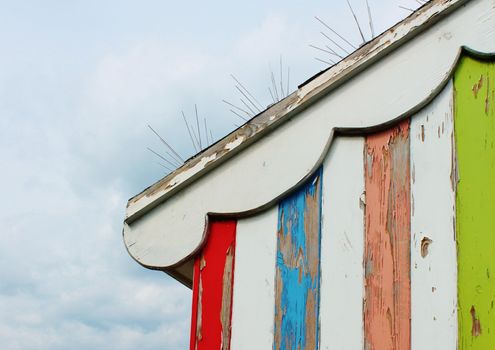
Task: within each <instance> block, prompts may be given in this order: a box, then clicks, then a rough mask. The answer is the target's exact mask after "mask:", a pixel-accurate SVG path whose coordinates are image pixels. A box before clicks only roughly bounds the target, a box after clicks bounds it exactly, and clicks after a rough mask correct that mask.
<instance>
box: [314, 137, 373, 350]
mask: <svg viewBox="0 0 495 350" xmlns="http://www.w3.org/2000/svg"><path fill="white" fill-rule="evenodd" d="M363 147H364V138H363V137H338V138H337V139H336V140H335V141H334V144H333V145H332V149H331V150H330V153H329V155H328V157H327V159H326V160H325V162H324V163H323V173H324V174H325V176H323V183H322V187H323V194H322V219H321V220H322V227H321V295H320V300H321V302H320V333H321V335H320V349H322V350H332V349H336V350H347V349H351V350H352V349H361V350H362V349H363V348H364V347H363V297H364V295H363V290H364V271H363V252H364V196H363V193H364V169H363Z"/></svg>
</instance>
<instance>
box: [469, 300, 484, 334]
mask: <svg viewBox="0 0 495 350" xmlns="http://www.w3.org/2000/svg"><path fill="white" fill-rule="evenodd" d="M469 313H470V314H471V321H472V326H471V334H472V336H473V337H479V336H480V335H481V323H480V320H479V318H477V317H476V309H475V308H474V305H473V306H471V310H469Z"/></svg>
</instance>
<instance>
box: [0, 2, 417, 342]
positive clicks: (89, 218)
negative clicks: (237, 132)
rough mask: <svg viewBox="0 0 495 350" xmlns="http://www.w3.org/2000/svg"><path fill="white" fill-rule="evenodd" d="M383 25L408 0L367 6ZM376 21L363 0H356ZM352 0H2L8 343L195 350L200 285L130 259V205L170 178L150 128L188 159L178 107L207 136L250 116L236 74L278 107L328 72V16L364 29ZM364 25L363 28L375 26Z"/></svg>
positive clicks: (1, 283) (4, 335)
mask: <svg viewBox="0 0 495 350" xmlns="http://www.w3.org/2000/svg"><path fill="white" fill-rule="evenodd" d="M369 2H370V5H371V7H372V11H373V17H374V19H375V27H376V31H377V32H378V33H379V32H381V31H383V30H384V29H386V28H388V27H389V26H391V25H393V24H394V23H396V22H397V21H398V20H399V19H401V18H402V17H404V16H406V15H407V14H408V12H407V11H404V10H402V9H400V8H398V5H404V6H407V7H411V8H415V7H416V6H417V3H416V2H415V1H414V0H397V2H396V1H389V0H388V1H385V0H369ZM353 3H355V7H356V10H357V12H358V16H359V17H360V18H361V22H362V23H363V24H367V19H366V10H365V7H364V1H362V0H353ZM346 6H347V5H346V3H345V1H344V0H338V1H322V0H314V1H302V0H284V1H281V0H275V1H270V2H267V1H261V0H251V1H245V2H243V3H240V2H233V1H225V0H223V1H221V0H210V1H196V2H193V1H187V0H184V1H181V2H171V1H164V0H161V1H159V0H144V1H131V0H107V1H102V0H98V1H96V0H84V1H83V0H72V1H65V0H58V1H53V0H45V1H35V0H32V1H29V0H19V1H13V0H11V1H7V0H0V45H1V54H0V156H1V158H0V159H1V161H2V166H1V170H0V193H1V195H2V201H1V204H0V223H1V227H2V228H1V230H0V238H1V241H2V242H3V244H2V245H0V339H1V341H0V342H1V344H2V345H1V348H2V349H7V350H11V349H22V350H30V349H64V350H65V349H119V350H126V349H143V350H146V349H161V350H165V349H186V348H187V347H188V336H189V312H190V307H191V301H190V299H191V293H190V291H189V290H188V289H186V288H185V287H183V286H182V285H179V284H178V283H177V282H175V281H174V280H172V279H170V278H169V277H167V276H166V275H165V274H164V273H161V272H155V271H148V270H146V269H144V268H142V267H140V266H139V265H137V264H136V263H135V262H134V261H132V259H131V258H130V257H129V256H128V255H127V253H126V251H125V248H124V245H123V243H122V236H121V228H122V220H123V218H124V209H125V205H126V200H127V199H128V198H129V197H131V196H132V195H134V194H136V193H138V192H139V191H141V190H142V189H144V188H145V187H147V186H148V185H150V184H151V183H153V182H154V181H156V180H158V179H159V178H161V177H162V176H163V175H164V171H165V170H164V169H163V168H162V167H160V166H159V165H157V164H156V163H155V162H156V161H157V159H156V157H154V156H153V154H151V153H150V152H148V151H147V150H146V147H152V148H154V149H156V150H159V151H162V150H163V148H162V147H161V145H160V142H159V140H158V139H157V138H156V137H155V136H154V135H153V134H151V133H150V131H149V130H148V129H147V127H146V125H147V124H151V125H152V126H153V127H154V128H155V129H156V130H157V131H159V132H160V133H161V134H162V135H163V136H164V137H165V138H166V139H167V140H168V141H170V143H172V144H173V145H175V147H176V148H177V149H178V151H179V152H180V153H181V154H182V155H183V156H184V157H188V156H190V155H191V154H192V152H193V149H192V146H191V145H190V141H189V138H188V136H187V131H186V130H185V128H184V126H183V124H182V120H181V119H180V118H181V117H180V111H181V110H184V111H185V113H186V115H188V116H190V117H192V115H193V111H194V104H197V105H198V109H199V112H200V115H201V116H204V117H207V118H208V121H209V124H210V126H211V129H212V131H213V136H214V138H216V139H217V138H220V137H222V136H223V135H225V134H226V133H228V132H229V131H231V130H232V129H233V128H234V127H235V126H234V125H235V124H240V123H241V122H242V121H241V120H240V119H239V118H238V117H236V116H234V115H233V114H232V113H230V112H229V111H228V109H227V108H226V106H225V105H224V104H222V102H221V100H222V99H228V100H231V101H235V100H236V99H237V101H238V97H237V96H236V95H235V91H234V88H233V83H232V80H231V78H230V77H229V74H230V73H234V74H235V75H236V76H237V77H238V78H239V79H240V80H242V82H243V83H244V84H245V85H246V86H248V87H249V89H250V90H251V92H252V93H253V94H255V95H256V96H257V98H258V99H259V100H261V101H262V103H264V104H268V103H270V96H269V93H268V89H267V88H268V86H269V84H270V80H269V79H270V75H269V64H271V65H272V66H273V67H275V68H276V67H278V61H279V59H280V55H282V57H283V61H284V65H286V64H287V65H290V69H291V77H290V86H291V90H293V89H294V88H295V87H296V85H297V84H298V83H301V82H302V81H304V80H305V79H307V78H308V77H310V76H311V75H313V74H315V73H317V72H318V71H320V70H321V69H323V68H325V65H324V64H322V63H321V62H318V61H316V60H315V59H314V57H315V56H316V57H320V58H325V54H324V53H323V54H320V53H318V52H317V51H316V50H314V49H311V48H310V47H309V46H308V44H315V45H319V46H324V45H325V44H328V42H326V41H325V40H324V38H323V37H322V36H321V35H320V34H319V32H320V31H321V30H323V29H324V28H323V27H322V26H321V25H320V24H319V23H318V22H317V21H315V19H314V18H313V17H314V16H315V15H318V16H319V17H321V18H323V19H325V20H326V21H327V22H328V23H331V24H332V26H333V27H334V28H336V29H338V30H339V31H341V32H342V33H345V35H346V37H348V38H349V40H352V41H353V42H355V43H359V33H358V31H357V29H356V27H355V24H354V22H353V20H352V17H351V14H350V13H349V10H348V8H347V7H346ZM368 32H369V31H368V29H366V35H368V36H369V34H368Z"/></svg>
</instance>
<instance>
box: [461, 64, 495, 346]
mask: <svg viewBox="0 0 495 350" xmlns="http://www.w3.org/2000/svg"><path fill="white" fill-rule="evenodd" d="M494 85H495V63H488V62H481V61H477V60H475V59H473V58H470V57H464V58H462V60H461V63H460V65H459V67H458V69H457V71H456V74H455V76H454V87H455V134H456V151H457V171H458V184H457V193H456V229H457V232H456V234H457V248H458V279H459V280H458V297H459V348H460V349H463V350H464V349H479V350H485V349H493V348H494V344H495V307H494V303H495V280H494V275H495V88H494Z"/></svg>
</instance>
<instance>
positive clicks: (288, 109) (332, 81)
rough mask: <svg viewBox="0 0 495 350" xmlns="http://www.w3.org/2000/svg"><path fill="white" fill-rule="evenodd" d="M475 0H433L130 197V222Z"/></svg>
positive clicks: (128, 215) (128, 214)
mask: <svg viewBox="0 0 495 350" xmlns="http://www.w3.org/2000/svg"><path fill="white" fill-rule="evenodd" d="M469 1H471V0H432V1H431V2H429V3H428V4H426V5H424V6H423V7H421V8H420V9H419V10H417V11H416V12H414V13H413V14H411V15H410V16H409V17H407V18H406V19H404V20H402V21H401V22H399V23H398V24H396V25H395V26H393V27H392V28H390V29H389V30H387V31H385V32H383V33H382V34H380V35H379V36H378V37H376V38H375V39H373V40H372V41H370V42H368V43H367V44H365V45H363V46H362V47H361V48H359V49H358V50H356V51H355V52H354V53H352V54H351V55H349V56H348V57H347V58H345V59H344V60H342V61H340V62H339V63H337V64H336V65H334V66H332V67H330V68H329V69H327V70H326V71H324V72H322V73H319V74H317V75H315V76H314V77H313V78H311V79H310V80H308V81H306V82H305V83H304V84H302V85H300V87H299V88H298V90H296V91H295V92H293V93H292V94H291V95H289V96H288V97H286V98H285V99H283V100H282V101H280V102H278V103H276V104H274V105H272V106H271V107H269V108H268V109H267V110H265V111H264V112H262V113H260V114H258V115H257V116H255V117H254V118H252V119H251V120H250V121H249V122H248V123H246V124H245V125H244V126H242V127H241V128H239V129H237V130H235V131H233V132H232V133H230V134H229V135H227V136H226V137H224V138H223V139H221V140H219V141H217V142H216V143H215V144H213V145H212V146H210V147H209V148H207V149H206V150H204V151H202V152H201V153H199V154H197V155H195V156H194V157H192V158H190V159H189V160H188V161H187V162H186V163H185V164H184V165H183V166H182V167H180V168H178V169H177V170H175V171H174V172H172V173H170V174H169V175H167V176H165V177H164V178H163V179H161V180H159V181H158V182H156V183H155V184H153V185H152V186H150V187H148V188H147V189H145V190H144V191H142V192H141V193H139V194H138V195H136V196H134V197H133V198H131V199H130V200H129V201H128V205H127V213H126V219H125V221H126V222H127V223H130V222H132V221H134V220H136V219H138V218H139V217H141V216H142V215H144V214H145V213H147V212H148V211H150V210H152V209H153V208H154V207H156V206H157V205H159V204H161V203H162V202H164V201H165V200H167V199H168V198H170V197H172V196H173V195H175V194H176V193H177V192H179V191H180V190H182V189H183V188H185V187H186V186H188V185H189V184H191V183H192V182H194V181H196V180H198V179H199V178H201V177H202V176H203V175H205V174H207V173H208V172H210V171H211V170H213V169H215V168H216V167H217V166H219V165H221V164H222V163H223V162H225V161H227V160H228V159H230V158H231V157H233V156H234V155H236V154H238V153H239V152H241V151H242V150H243V149H245V148H246V147H248V146H249V145H251V144H252V143H254V142H256V141H257V140H259V139H260V138H262V137H264V136H266V135H268V134H269V133H270V132H271V131H272V130H274V129H275V128H276V127H278V126H279V125H281V124H282V123H284V122H286V121H288V120H290V118H291V117H292V116H293V115H295V114H297V113H299V112H300V111H302V110H304V109H305V108H307V107H309V106H310V105H312V104H313V103H315V102H316V101H318V100H319V99H320V98H322V97H323V96H325V95H326V94H328V93H329V92H330V91H332V90H334V89H336V88H338V87H339V86H341V85H342V84H344V83H345V82H347V81H348V80H350V79H352V78H353V77H355V76H356V75H357V74H359V73H360V72H361V71H363V70H364V69H366V68H367V67H369V66H370V65H372V64H374V63H375V62H376V61H378V60H379V59H380V58H382V57H383V56H385V55H387V54H389V53H390V52H391V51H393V50H395V49H396V48H398V47H400V46H401V45H402V44H404V43H405V42H408V41H410V40H412V39H413V38H415V37H416V36H417V35H418V34H420V33H421V32H423V31H425V30H427V29H428V28H430V27H431V26H432V25H433V24H435V23H437V22H438V21H440V20H441V19H443V18H444V17H445V16H447V15H448V14H450V13H451V12H452V11H454V10H456V9H458V8H459V7H460V6H462V5H464V4H466V3H468V2H469Z"/></svg>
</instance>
